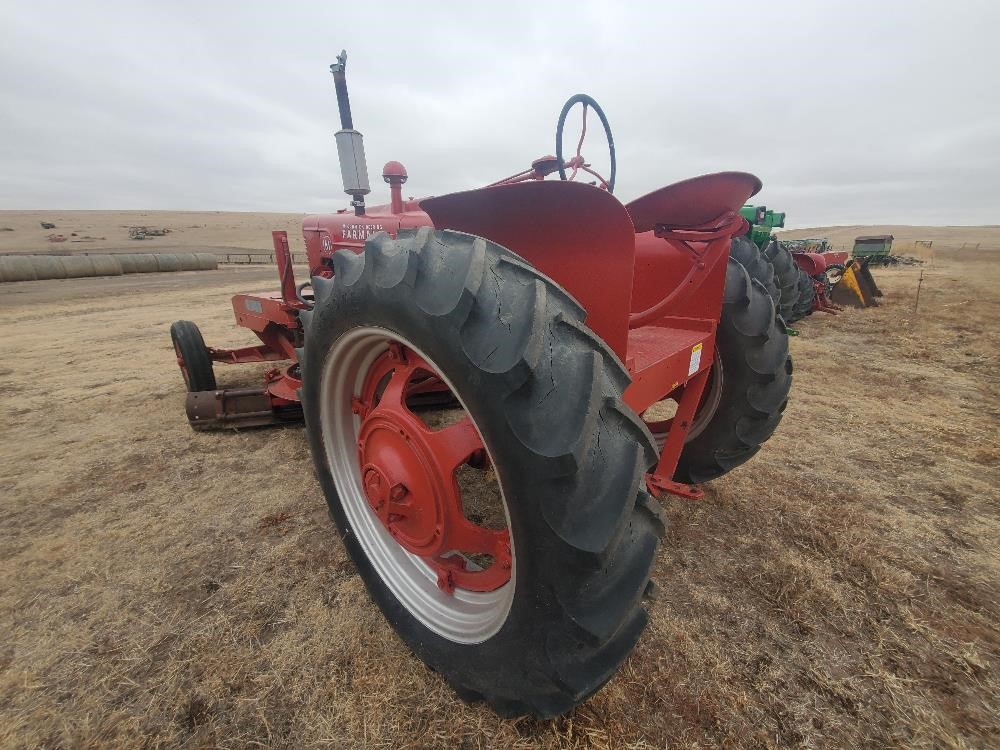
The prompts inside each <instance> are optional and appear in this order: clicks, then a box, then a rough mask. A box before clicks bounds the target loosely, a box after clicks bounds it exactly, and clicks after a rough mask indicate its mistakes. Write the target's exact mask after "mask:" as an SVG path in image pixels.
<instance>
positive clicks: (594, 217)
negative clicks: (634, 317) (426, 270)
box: [420, 181, 635, 361]
mask: <svg viewBox="0 0 1000 750" xmlns="http://www.w3.org/2000/svg"><path fill="white" fill-rule="evenodd" d="M420 208H421V209H422V210H424V211H426V212H427V214H428V215H429V216H430V218H431V221H432V222H433V223H434V226H435V227H436V228H437V229H452V230H456V231H459V232H466V233H468V234H473V235H476V236H479V237H483V238H485V239H488V240H490V241H492V242H495V243H497V244H498V245H501V246H503V247H505V248H507V249H508V250H511V251H512V252H514V253H517V254H518V255H519V256H521V257H522V258H523V259H524V260H525V261H527V262H528V263H530V264H531V265H532V266H534V267H535V268H536V269H538V270H539V271H540V272H541V273H543V274H545V275H546V276H548V277H549V278H550V279H552V280H553V281H554V282H555V283H556V284H558V285H559V286H561V287H562V288H563V289H565V290H566V291H567V292H568V293H569V294H570V295H572V296H573V297H574V298H575V299H576V301H577V302H579V303H580V305H581V306H582V307H583V308H584V310H586V312H587V321H586V322H587V325H588V326H589V327H590V329H591V330H593V331H594V332H595V333H596V334H597V335H598V336H600V337H601V338H602V339H604V341H605V343H606V344H607V345H608V346H609V347H611V349H612V350H613V351H614V352H615V354H617V355H618V357H619V358H620V359H621V360H622V361H624V360H625V354H626V349H627V346H628V316H629V310H630V307H631V298H632V275H633V267H634V262H635V227H634V226H633V225H632V219H631V218H630V217H629V214H628V211H627V210H626V209H625V206H623V205H622V204H621V202H620V201H619V200H618V199H617V198H615V197H614V196H613V195H611V194H610V193H608V192H607V191H605V190H601V189H599V188H596V187H593V186H591V185H585V184H582V183H579V182H569V181H558V182H556V181H551V182H545V181H527V182H520V183H514V184H509V185H497V186H494V187H487V188H481V189H479V190H468V191H464V192H460V193H451V194H450V195H442V196H439V197H435V198H427V199H425V200H423V201H421V202H420Z"/></svg>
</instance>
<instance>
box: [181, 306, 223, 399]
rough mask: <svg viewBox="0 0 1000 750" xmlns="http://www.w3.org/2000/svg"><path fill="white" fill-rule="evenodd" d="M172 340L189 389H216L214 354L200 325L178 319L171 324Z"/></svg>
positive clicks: (193, 390) (194, 390)
mask: <svg viewBox="0 0 1000 750" xmlns="http://www.w3.org/2000/svg"><path fill="white" fill-rule="evenodd" d="M170 340H171V341H172V342H173V345H174V354H175V355H176V356H177V366H178V367H180V368H181V376H182V377H183V378H184V384H185V385H186V386H187V389H188V391H189V392H192V393H194V392H197V391H214V390H215V389H216V384H215V370H214V369H213V368H212V356H211V355H210V354H209V352H208V347H207V346H205V339H204V338H203V337H202V335H201V331H200V330H198V326H196V325H195V324H194V323H192V322H191V321H190V320H178V321H177V322H176V323H174V324H173V325H172V326H170Z"/></svg>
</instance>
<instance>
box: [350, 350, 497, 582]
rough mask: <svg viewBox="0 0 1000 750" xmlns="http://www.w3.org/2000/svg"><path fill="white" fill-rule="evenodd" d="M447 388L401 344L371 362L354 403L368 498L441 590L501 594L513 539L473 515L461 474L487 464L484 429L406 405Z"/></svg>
mask: <svg viewBox="0 0 1000 750" xmlns="http://www.w3.org/2000/svg"><path fill="white" fill-rule="evenodd" d="M440 387H441V385H440V380H439V379H438V377H437V374H436V373H435V372H434V369H433V368H432V367H431V366H430V365H429V364H428V363H427V362H425V361H424V360H423V359H422V358H421V357H420V356H419V355H417V354H416V353H415V352H413V351H411V350H408V349H406V348H405V347H403V346H402V345H400V344H398V343H390V345H389V350H388V351H387V352H385V353H384V354H382V355H381V356H379V357H378V358H377V359H376V360H375V361H374V362H373V363H372V364H371V366H370V367H369V369H368V372H367V373H366V374H365V377H364V382H363V385H362V388H361V394H360V396H358V397H357V398H356V399H355V400H354V402H353V403H352V410H353V411H354V412H355V413H356V414H358V416H359V417H360V418H361V425H360V429H359V431H358V441H357V455H358V463H359V466H360V468H361V481H362V486H363V490H364V494H365V497H366V499H367V501H368V505H369V507H370V508H371V510H372V512H373V513H374V514H375V516H376V517H377V518H378V520H379V522H380V523H381V524H382V525H383V526H384V527H385V528H386V530H388V532H389V533H390V534H391V535H392V538H393V539H394V540H395V541H396V543H398V544H399V545H400V546H402V547H403V548H404V549H406V550H407V551H408V552H410V553H412V554H414V555H417V556H418V557H420V558H421V560H423V561H424V562H425V563H426V564H427V565H428V566H430V567H431V569H432V570H433V571H434V572H435V573H436V574H437V580H438V587H439V588H440V589H441V590H442V591H445V592H446V593H449V594H451V593H453V592H454V590H455V589H456V588H459V589H465V590H467V591H478V592H487V591H494V590H496V589H498V588H500V587H501V586H503V585H504V584H505V583H507V582H508V581H509V580H510V575H511V549H510V534H509V532H508V530H507V529H492V528H488V527H486V526H483V525H480V524H478V523H475V522H473V521H471V520H470V519H469V518H468V517H467V515H466V513H465V510H464V507H463V503H462V492H461V488H460V485H459V481H458V477H457V475H456V472H457V471H458V469H459V467H461V466H462V465H463V464H467V463H468V464H470V465H472V466H477V465H478V466H483V463H482V460H481V458H482V456H483V455H484V453H485V449H484V446H483V442H482V439H481V437H480V435H479V431H478V430H477V429H476V426H475V424H474V422H473V421H472V417H471V416H470V415H469V414H468V413H467V412H466V413H463V415H462V417H461V418H460V419H458V420H457V421H455V422H453V423H451V424H449V425H447V426H445V427H443V428H440V429H434V428H432V427H430V426H428V424H427V423H426V422H425V421H424V420H422V419H421V418H420V417H419V416H418V415H417V414H416V413H415V412H414V411H413V409H412V408H411V406H410V405H409V404H408V403H407V402H408V399H410V398H412V397H413V396H415V395H419V394H420V393H425V392H427V390H428V389H433V388H437V389H440ZM486 468H487V467H485V466H484V467H483V470H486Z"/></svg>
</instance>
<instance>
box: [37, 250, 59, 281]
mask: <svg viewBox="0 0 1000 750" xmlns="http://www.w3.org/2000/svg"><path fill="white" fill-rule="evenodd" d="M31 264H32V265H33V266H34V267H35V278H36V279H65V278H66V269H65V267H64V266H63V264H62V258H60V257H59V256H58V255H32V256H31Z"/></svg>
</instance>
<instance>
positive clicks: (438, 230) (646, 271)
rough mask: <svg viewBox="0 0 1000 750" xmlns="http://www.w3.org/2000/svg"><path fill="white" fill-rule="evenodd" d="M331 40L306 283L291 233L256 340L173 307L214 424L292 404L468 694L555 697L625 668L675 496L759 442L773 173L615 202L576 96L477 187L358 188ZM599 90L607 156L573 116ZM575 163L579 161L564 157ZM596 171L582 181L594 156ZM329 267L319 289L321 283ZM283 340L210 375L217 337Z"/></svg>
mask: <svg viewBox="0 0 1000 750" xmlns="http://www.w3.org/2000/svg"><path fill="white" fill-rule="evenodd" d="M345 62H346V57H345V56H344V55H341V56H340V57H338V62H337V64H336V65H333V66H332V71H333V74H334V79H335V83H336V90H337V98H338V104H339V107H340V116H341V122H342V129H341V130H340V131H339V132H338V133H337V135H336V139H337V147H338V153H339V157H340V162H341V168H342V172H343V178H344V183H345V191H346V192H347V193H348V194H349V195H351V196H352V198H353V200H352V203H351V205H352V207H353V210H349V211H348V210H344V211H339V212H337V213H335V214H330V215H320V216H309V217H307V218H306V219H305V220H304V223H303V234H304V236H305V244H306V248H307V251H308V258H309V266H310V275H311V281H309V282H307V283H305V284H302V285H296V283H295V280H294V278H293V275H292V265H291V257H290V253H289V246H288V240H287V237H286V236H285V234H284V233H283V232H275V233H274V249H275V253H276V257H277V264H278V270H279V275H280V278H281V290H280V291H278V292H275V293H273V294H263V295H260V294H238V295H236V296H235V297H234V298H233V309H234V311H235V314H236V321H237V323H238V324H239V325H241V326H244V327H246V328H249V329H251V330H252V331H254V333H256V334H257V336H258V337H259V338H260V343H259V344H257V345H256V346H251V347H246V348H242V349H215V348H209V347H206V346H205V344H204V341H203V340H202V338H201V334H200V333H199V332H198V329H197V328H196V327H195V326H194V324H192V323H189V322H186V321H182V322H178V323H175V324H174V326H173V327H172V329H171V334H172V337H173V341H174V347H175V350H176V353H177V360H178V363H179V364H180V367H181V370H182V372H183V374H184V378H185V381H186V383H187V385H188V390H189V391H190V392H189V394H188V397H187V398H188V401H187V410H188V416H189V419H190V422H191V424H192V426H193V427H194V428H195V429H206V428H212V427H220V426H221V427H241V426H248V425H263V424H273V423H280V422H285V421H290V420H295V419H299V418H304V420H305V431H306V434H307V436H308V439H309V445H310V449H311V452H312V456H313V460H314V462H315V469H316V475H317V477H318V479H319V484H320V486H321V487H322V488H323V492H324V494H325V496H326V500H327V503H328V504H329V509H330V513H331V515H332V516H333V519H334V521H335V522H336V524H337V527H338V529H339V531H340V534H341V536H342V538H343V541H344V544H345V546H346V548H347V550H348V551H349V553H350V555H351V556H352V558H353V559H354V562H355V563H356V565H357V569H358V572H359V574H360V575H361V577H362V578H363V579H364V581H365V583H366V585H367V587H368V589H369V592H370V593H371V596H372V598H373V599H374V600H375V601H376V602H377V604H378V605H379V607H380V608H381V609H382V611H383V613H384V614H385V616H386V617H387V618H388V620H389V621H390V622H391V623H392V625H393V626H394V627H395V628H396V630H397V631H398V632H399V634H400V636H401V637H402V638H403V640H404V641H405V642H406V643H407V644H408V645H409V646H410V648H411V649H412V650H413V651H414V652H415V653H416V654H417V655H418V656H419V657H420V658H421V659H423V660H424V662H426V663H427V664H428V665H429V666H430V667H432V668H433V669H435V670H436V671H438V672H439V673H440V674H441V675H442V676H443V677H444V678H445V679H446V680H447V681H448V682H449V683H450V684H451V685H452V686H453V687H454V688H455V690H456V691H457V692H458V693H459V695H460V696H462V697H463V698H465V699H467V700H485V701H486V702H488V703H489V705H491V706H492V707H493V708H494V709H495V710H496V711H498V712H499V713H501V714H503V715H520V714H534V715H536V716H542V717H547V716H553V715H556V714H559V713H562V712H564V711H567V710H568V709H570V708H572V707H573V706H574V705H576V704H577V703H579V702H580V701H582V700H584V699H585V698H587V696H589V695H591V694H592V693H593V692H595V691H596V690H597V689H598V688H600V687H601V685H603V684H604V683H605V682H606V681H607V680H608V679H610V678H611V677H612V676H613V675H614V673H615V671H616V670H617V669H618V667H619V665H620V664H621V663H622V661H623V660H624V659H625V657H626V656H627V655H628V654H629V653H630V652H631V650H632V648H633V647H634V646H635V644H636V642H637V640H638V639H639V636H640V633H641V632H642V630H643V627H644V626H645V623H646V611H645V609H644V608H643V602H644V600H645V599H646V598H647V596H648V595H649V594H650V593H651V591H652V585H651V583H650V580H649V575H650V568H651V566H652V565H653V561H654V559H655V556H656V550H657V546H658V540H659V538H660V536H661V535H662V534H663V531H664V529H663V520H662V514H661V511H660V509H659V504H658V501H657V500H656V499H655V498H656V497H668V496H674V497H677V496H679V497H682V498H688V499H695V498H700V497H701V496H702V491H701V489H700V488H698V487H697V486H696V483H699V482H703V481H706V480H710V479H714V478H716V477H718V476H721V475H722V474H725V473H726V472H728V471H729V470H730V469H733V468H734V467H736V466H739V465H740V464H742V463H744V462H745V461H747V460H748V459H749V458H750V457H751V456H753V455H754V454H755V453H756V452H757V451H758V450H760V447H761V444H762V443H764V442H765V441H766V440H767V439H768V438H769V437H770V435H771V434H772V433H773V432H774V429H775V427H776V426H777V425H778V422H779V421H780V419H781V414H782V411H783V409H784V408H785V403H786V400H787V397H788V391H789V387H790V385H791V374H792V365H791V360H790V359H789V356H788V340H787V337H786V334H785V332H784V326H783V325H782V324H781V323H780V321H779V319H778V318H777V316H776V315H775V311H774V306H773V304H772V302H771V300H770V298H769V297H768V295H767V293H766V291H765V290H764V288H763V287H762V286H761V285H760V284H759V283H756V282H751V280H750V278H749V277H748V275H747V273H746V271H745V270H744V269H743V267H742V266H740V265H739V264H738V263H736V262H735V261H732V260H730V259H729V245H730V239H731V238H732V237H734V236H739V235H741V234H744V233H745V232H746V231H747V226H746V222H745V221H744V220H743V219H742V218H741V217H740V213H739V211H740V208H741V207H742V206H743V204H744V203H745V202H746V201H747V199H748V198H750V196H752V195H754V194H755V193H756V192H757V191H758V190H759V189H760V187H761V183H760V181H759V180H758V179H757V178H756V177H754V176H753V175H750V174H745V173H741V172H722V173H719V174H712V175H705V176H703V177H696V178H694V179H689V180H685V181H683V182H679V183H676V184H674V185H670V186H668V187H665V188H662V189H660V190H657V191H655V192H653V193H650V194H648V195H645V196H643V197H641V198H638V199H636V200H634V201H631V202H630V203H627V204H623V203H621V202H620V201H619V200H618V199H617V198H615V196H614V195H613V190H614V184H615V155H614V144H613V140H612V137H611V130H610V128H609V126H608V121H607V118H606V117H605V116H604V113H603V111H602V110H601V108H600V107H599V106H598V105H597V103H596V102H594V100H593V99H591V98H590V97H587V96H584V95H578V96H574V97H573V98H571V99H570V100H569V101H568V102H567V103H566V106H565V107H563V110H562V113H561V114H560V116H559V121H558V126H557V131H556V154H555V156H544V157H542V158H539V159H536V160H535V161H534V162H532V164H531V167H530V168H529V169H527V170H525V171H523V172H521V173H519V174H516V175H513V176H512V177H509V178H506V179H504V180H500V181H499V182H497V183H494V184H492V185H489V186H487V187H484V188H480V189H477V190H470V191H467V192H459V193H452V194H450V195H444V196H440V197H435V198H428V199H424V200H417V201H414V200H404V199H403V196H402V185H403V183H404V182H405V181H406V179H407V174H406V170H405V169H404V168H403V166H402V165H401V164H400V163H398V162H389V163H388V164H386V165H385V168H384V170H383V175H382V176H383V178H384V179H385V181H386V182H387V183H388V184H389V191H390V195H391V199H390V202H389V203H388V204H387V205H382V206H375V207H366V206H365V203H364V196H365V195H366V194H367V193H368V192H369V185H368V177H367V168H366V166H365V158H364V151H363V147H362V139H361V134H360V133H359V132H357V131H356V130H354V128H353V124H352V120H351V111H350V104H349V101H348V96H347V86H346V80H345V77H344V68H345ZM576 105H581V106H582V113H583V130H584V135H585V133H586V125H587V113H588V111H590V110H593V112H594V114H595V115H596V116H597V118H598V119H599V120H600V122H601V124H602V125H603V128H604V131H605V133H606V135H607V142H608V145H609V149H610V156H611V158H610V163H611V167H610V171H609V172H608V177H607V179H605V178H604V177H603V176H601V175H600V174H598V173H597V172H596V170H595V169H594V168H593V166H592V164H591V162H589V161H587V160H586V159H585V158H584V157H583V155H582V153H581V148H582V144H583V141H584V138H583V137H581V138H580V141H579V143H577V144H576V150H575V153H573V154H572V155H567V156H565V157H564V150H563V130H564V125H565V122H566V118H567V115H568V114H569V112H570V110H571V108H573V107H574V106H576ZM555 174H558V177H559V179H555V180H546V179H545V178H546V177H548V176H550V175H555ZM584 175H587V176H588V178H590V179H592V182H590V184H584V183H583V182H581V181H576V180H575V178H580V177H583V176H584ZM310 287H311V291H310ZM261 361H274V362H276V363H277V362H283V363H284V364H282V365H280V366H277V367H276V368H275V369H272V370H270V371H269V372H268V373H267V375H266V377H265V380H266V382H265V384H264V386H263V387H262V388H257V389H240V390H225V389H223V390H218V389H217V388H216V383H215V377H214V375H213V372H212V363H213V362H225V363H241V362H261Z"/></svg>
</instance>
